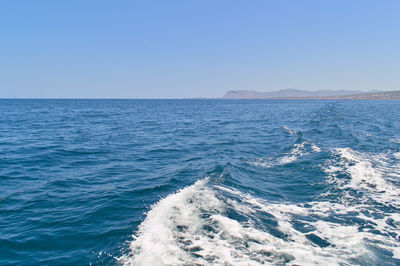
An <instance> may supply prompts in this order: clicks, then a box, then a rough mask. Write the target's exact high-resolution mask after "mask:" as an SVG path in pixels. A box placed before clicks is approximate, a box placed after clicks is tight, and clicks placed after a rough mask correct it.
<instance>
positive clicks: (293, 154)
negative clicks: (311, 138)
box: [250, 141, 322, 168]
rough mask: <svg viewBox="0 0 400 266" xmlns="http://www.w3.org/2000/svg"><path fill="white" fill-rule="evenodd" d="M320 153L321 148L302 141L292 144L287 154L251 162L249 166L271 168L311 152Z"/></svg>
mask: <svg viewBox="0 0 400 266" xmlns="http://www.w3.org/2000/svg"><path fill="white" fill-rule="evenodd" d="M321 151H322V149H321V147H319V146H318V145H317V144H314V143H309V142H307V141H303V142H301V143H295V144H293V145H292V146H291V148H290V150H289V151H288V152H285V153H283V154H281V155H278V156H275V157H267V158H259V159H256V160H254V161H251V162H250V164H252V165H254V166H261V167H265V168H271V167H275V166H279V165H285V164H289V163H292V162H294V161H296V160H297V159H299V158H300V157H302V156H304V155H308V154H310V153H311V152H314V153H319V152H321Z"/></svg>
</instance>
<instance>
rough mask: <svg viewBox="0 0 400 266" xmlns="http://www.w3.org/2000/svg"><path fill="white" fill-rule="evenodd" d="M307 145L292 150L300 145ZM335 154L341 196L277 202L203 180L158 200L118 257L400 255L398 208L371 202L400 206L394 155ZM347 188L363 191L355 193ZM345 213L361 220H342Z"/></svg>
mask: <svg viewBox="0 0 400 266" xmlns="http://www.w3.org/2000/svg"><path fill="white" fill-rule="evenodd" d="M304 145H305V144H303V146H301V145H300V144H299V146H295V147H294V149H293V150H296V148H297V147H298V150H299V151H301V150H302V147H304ZM335 153H336V154H337V156H338V157H337V160H336V161H335V162H330V164H328V165H327V167H326V168H325V171H326V173H327V175H328V177H329V178H330V179H328V180H329V181H330V182H331V185H333V186H334V187H335V188H336V190H338V191H339V192H337V193H339V194H337V195H338V197H340V200H339V202H336V203H333V202H330V201H328V200H324V198H323V195H321V200H320V201H313V202H308V203H306V204H292V203H271V202H267V201H265V200H262V199H259V198H256V197H253V196H252V195H250V194H246V193H243V192H241V191H239V190H236V189H233V188H230V187H226V186H222V185H211V184H210V183H209V182H208V180H207V179H204V180H200V181H197V182H196V183H195V184H193V185H191V186H188V187H186V188H184V189H182V190H180V191H178V192H176V193H174V194H171V195H169V196H168V197H166V198H164V199H162V200H160V201H159V202H158V203H157V204H155V205H154V206H153V207H152V208H151V210H150V211H149V212H148V213H147V217H146V219H145V220H144V221H143V223H142V224H141V225H140V226H139V229H138V232H137V233H136V234H135V236H134V237H133V240H132V242H131V243H130V251H129V252H128V253H127V254H125V255H123V256H121V257H120V258H118V261H119V262H120V263H123V264H126V265H153V266H157V265H277V264H288V265H351V264H358V263H359V264H363V263H364V264H369V263H374V262H376V261H378V259H377V257H375V255H374V254H375V252H376V250H377V249H378V250H379V249H381V250H385V251H386V252H391V253H392V257H393V258H395V259H400V243H399V241H398V239H399V237H400V214H399V213H397V212H392V213H390V212H384V211H383V210H380V209H379V208H375V205H373V204H375V203H374V202H377V203H379V204H390V206H400V205H399V201H400V198H399V193H398V192H399V190H398V189H397V187H396V186H395V185H394V184H392V183H391V182H389V181H387V180H386V172H385V171H386V170H387V169H391V168H390V167H389V166H390V165H391V164H390V163H388V164H385V162H386V160H387V159H388V157H387V156H386V157H385V156H384V155H382V154H380V155H376V156H374V155H367V154H363V153H359V152H355V151H353V150H351V149H349V148H345V149H337V150H336V151H335ZM378 162H381V163H378ZM339 173H344V174H346V175H347V176H348V177H347V178H345V177H343V176H340V175H339ZM349 190H355V191H358V192H364V196H363V197H361V198H357V196H354V195H353V194H351V193H350V192H349ZM332 193H333V192H332ZM328 194H329V193H328ZM357 195H358V194H357ZM371 200H372V203H371ZM371 204H372V205H371ZM232 212H233V213H235V214H237V215H239V216H235V215H233V216H232V214H229V213H232ZM235 217H236V218H235ZM237 217H242V218H241V219H240V220H239V219H238V218H237ZM243 217H244V218H243ZM260 217H264V219H269V220H271V222H270V223H265V221H264V222H263V220H260V219H261V218H260ZM341 217H353V219H359V220H361V221H363V222H362V223H346V222H340V221H344V220H343V218H341ZM296 224H297V225H298V224H301V225H302V227H298V226H296ZM361 225H368V226H365V227H362V226H361ZM301 228H303V229H301ZM376 231H379V232H380V234H376ZM274 232H275V233H274ZM321 243H322V244H321Z"/></svg>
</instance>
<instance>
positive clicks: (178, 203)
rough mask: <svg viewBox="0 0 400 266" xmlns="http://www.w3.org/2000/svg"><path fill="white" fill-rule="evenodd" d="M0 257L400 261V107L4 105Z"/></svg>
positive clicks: (88, 261)
mask: <svg viewBox="0 0 400 266" xmlns="http://www.w3.org/2000/svg"><path fill="white" fill-rule="evenodd" d="M0 265H144V266H149V265H150V266H157V265H226V266H227V265H293V266H294V265H400V101H352V100H206V99H204V100H189V99H187V100H102V99H97V100H86V99H82V100H78V99H65V100H55V99H48V100H47V99H37V100H31V99H25V100H24V99H20V100H16V99H2V100H0Z"/></svg>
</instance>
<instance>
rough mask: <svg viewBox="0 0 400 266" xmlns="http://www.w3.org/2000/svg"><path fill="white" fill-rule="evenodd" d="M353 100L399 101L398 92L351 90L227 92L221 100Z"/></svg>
mask: <svg viewBox="0 0 400 266" xmlns="http://www.w3.org/2000/svg"><path fill="white" fill-rule="evenodd" d="M274 98H275V99H299V98H300V99H353V100H374V99H376V100H379V99H383V100H389V99H400V91H371V92H361V91H352V90H319V91H305V90H296V89H285V90H279V91H272V92H258V91H253V90H238V91H233V90H231V91H228V92H226V94H225V95H224V96H223V97H222V99H274Z"/></svg>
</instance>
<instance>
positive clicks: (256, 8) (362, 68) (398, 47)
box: [0, 0, 400, 98]
mask: <svg viewBox="0 0 400 266" xmlns="http://www.w3.org/2000/svg"><path fill="white" fill-rule="evenodd" d="M399 14H400V1H398V0H395V1H390V0H384V1H369V0H343V1H341V0H334V1H333V0H324V1H321V0H291V1H289V0H274V1H272V0H262V1H261V0H260V1H258V0H243V1H236V0H229V1H223V0H181V1H174V0H169V1H165V0H163V1H152V0H145V1H143V0H142V1H134V0H130V1H122V0H118V1H101V0H96V1H90V0H83V1H81V0H80V1H74V0H68V1H67V0H65V1H53V0H50V1H43V0H35V1H31V0H26V1H23V0H19V1H15V0H4V1H1V2H0V98H186V97H220V96H222V95H223V94H224V93H225V92H226V91H227V90H258V91H274V90H280V89H286V88H294V89H301V90H311V91H313V90H322V89H348V90H362V91H369V90H396V89H398V90H400V15H399Z"/></svg>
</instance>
